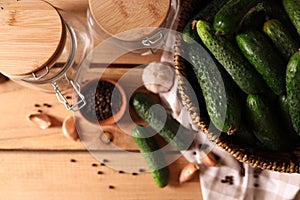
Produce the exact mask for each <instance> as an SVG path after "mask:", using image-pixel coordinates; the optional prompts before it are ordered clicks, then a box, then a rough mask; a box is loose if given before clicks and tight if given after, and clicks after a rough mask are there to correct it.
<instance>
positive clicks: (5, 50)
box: [0, 0, 65, 76]
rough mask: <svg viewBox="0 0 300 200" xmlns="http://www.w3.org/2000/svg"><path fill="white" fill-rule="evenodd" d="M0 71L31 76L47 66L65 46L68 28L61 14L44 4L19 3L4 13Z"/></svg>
mask: <svg viewBox="0 0 300 200" xmlns="http://www.w3.org/2000/svg"><path fill="white" fill-rule="evenodd" d="M0 18H1V22H0V26H1V29H0V57H1V59H0V71H1V72H2V73H4V74H7V75H11V76H14V75H26V74H31V73H32V72H35V71H37V70H39V69H40V68H42V67H43V66H45V65H47V64H48V63H49V62H50V61H51V60H52V58H54V57H55V56H56V55H57V54H59V51H60V49H62V48H61V46H62V41H63V38H64V35H65V28H64V25H63V24H62V20H61V18H60V15H59V14H58V12H57V11H56V10H55V8H53V7H52V6H51V5H50V4H48V3H46V2H44V1H34V0H33V1H17V2H16V3H11V4H9V5H6V6H4V9H3V10H2V11H1V12H0Z"/></svg>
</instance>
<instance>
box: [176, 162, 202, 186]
mask: <svg viewBox="0 0 300 200" xmlns="http://www.w3.org/2000/svg"><path fill="white" fill-rule="evenodd" d="M199 170H200V168H199V166H198V165H197V164H195V163H189V164H187V165H186V166H184V168H183V169H182V170H181V172H180V175H179V183H185V182H187V181H189V180H191V179H192V178H193V177H194V175H195V174H196V172H198V171H199Z"/></svg>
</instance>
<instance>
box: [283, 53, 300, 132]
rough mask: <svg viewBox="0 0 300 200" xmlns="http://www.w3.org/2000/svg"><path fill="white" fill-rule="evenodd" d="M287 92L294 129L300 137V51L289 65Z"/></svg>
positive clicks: (291, 59)
mask: <svg viewBox="0 0 300 200" xmlns="http://www.w3.org/2000/svg"><path fill="white" fill-rule="evenodd" d="M286 90H287V101H288V108H289V114H290V117H291V120H292V123H293V127H294V129H295V131H296V132H297V133H298V135H299V136H300V49H299V50H298V51H297V52H296V53H295V54H294V55H293V56H292V57H291V58H290V61H289V63H288V65H287V70H286Z"/></svg>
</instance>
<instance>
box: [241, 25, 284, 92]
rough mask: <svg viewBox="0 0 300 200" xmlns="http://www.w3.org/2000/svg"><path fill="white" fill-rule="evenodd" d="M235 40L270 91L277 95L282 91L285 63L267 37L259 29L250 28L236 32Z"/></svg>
mask: <svg viewBox="0 0 300 200" xmlns="http://www.w3.org/2000/svg"><path fill="white" fill-rule="evenodd" d="M236 41H237V44H238V46H239V47H240V49H241V51H242V53H243V54H244V55H245V57H246V58H247V59H248V60H249V61H250V63H251V64H252V65H253V66H254V67H255V69H256V70H257V71H258V72H259V73H260V74H261V75H262V77H263V78H264V80H265V82H266V83H267V85H268V86H269V87H270V88H271V89H272V91H273V92H274V93H275V94H277V95H279V94H282V93H284V92H285V70H286V64H285V62H284V60H283V59H282V58H281V55H279V53H278V52H277V51H275V50H273V48H272V45H271V44H270V43H269V41H268V40H267V38H266V37H265V36H264V35H263V34H262V33H260V32H259V31H253V30H251V31H247V32H243V33H240V34H238V35H237V36H236Z"/></svg>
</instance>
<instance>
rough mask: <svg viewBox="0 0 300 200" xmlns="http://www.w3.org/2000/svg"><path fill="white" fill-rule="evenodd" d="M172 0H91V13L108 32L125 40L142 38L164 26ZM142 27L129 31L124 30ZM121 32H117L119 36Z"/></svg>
mask: <svg viewBox="0 0 300 200" xmlns="http://www.w3.org/2000/svg"><path fill="white" fill-rule="evenodd" d="M170 4H171V0H143V1H141V0H127V1H126V0H106V1H99V0H89V8H90V12H91V15H92V16H93V18H94V21H95V22H96V23H97V25H98V26H99V27H100V28H101V29H102V30H103V31H105V32H106V33H107V34H108V35H111V36H114V37H116V38H118V39H120V40H124V41H134V40H140V39H142V38H145V37H147V36H149V35H150V34H151V33H152V32H153V31H154V29H153V28H152V29H144V30H142V29H141V28H144V27H145V28H147V27H155V28H156V27H157V28H158V27H161V26H162V24H163V23H164V21H165V19H166V18H167V16H168V13H169V9H170ZM133 29H139V31H134V32H131V33H129V34H119V33H123V32H124V31H128V30H133ZM117 34H118V35H117Z"/></svg>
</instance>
